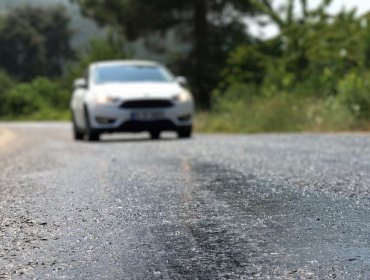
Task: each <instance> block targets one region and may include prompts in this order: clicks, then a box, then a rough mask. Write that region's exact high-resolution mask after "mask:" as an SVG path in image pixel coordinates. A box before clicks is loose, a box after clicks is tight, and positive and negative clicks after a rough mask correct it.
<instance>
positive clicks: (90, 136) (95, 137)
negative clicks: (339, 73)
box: [85, 108, 100, 142]
mask: <svg viewBox="0 0 370 280" xmlns="http://www.w3.org/2000/svg"><path fill="white" fill-rule="evenodd" d="M85 139H86V140H87V141H90V142H93V141H99V140H100V133H99V132H98V131H97V130H95V129H93V128H91V125H90V118H89V112H88V111H87V109H86V108H85Z"/></svg>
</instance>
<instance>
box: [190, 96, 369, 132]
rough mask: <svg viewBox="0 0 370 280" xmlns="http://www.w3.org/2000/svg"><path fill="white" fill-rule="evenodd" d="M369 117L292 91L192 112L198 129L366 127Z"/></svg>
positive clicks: (332, 101) (331, 129) (330, 129)
mask: <svg viewBox="0 0 370 280" xmlns="http://www.w3.org/2000/svg"><path fill="white" fill-rule="evenodd" d="M369 128H370V120H363V119H359V118H357V117H356V116H355V114H354V113H353V112H351V111H350V110H349V109H348V108H347V107H346V106H345V105H342V104H341V103H339V102H338V101H337V100H336V99H335V98H323V99H317V98H312V97H300V96H292V95H277V96H273V97H269V98H261V97H258V98H251V99H244V100H243V99H237V100H233V101H228V100H221V101H219V102H218V103H217V104H216V107H215V109H214V110H213V111H211V112H204V111H202V112H199V113H198V114H197V116H196V130H197V131H198V132H209V133H211V132H222V133H264V132H338V131H354V130H356V131H357V130H369Z"/></svg>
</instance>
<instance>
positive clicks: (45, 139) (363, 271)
mask: <svg viewBox="0 0 370 280" xmlns="http://www.w3.org/2000/svg"><path fill="white" fill-rule="evenodd" d="M1 126H2V127H5V128H6V129H7V130H9V131H11V132H12V133H14V134H15V135H16V138H15V139H14V140H13V141H12V143H11V144H8V145H7V146H6V149H4V148H2V147H1V145H0V156H1V161H0V209H1V211H2V212H1V216H0V278H2V279H35V278H37V279H105V278H107V279H210V278H211V279H267V278H270V279H310V278H311V279H316V278H318V279H328V278H337V279H356V278H357V279H368V278H369V276H370V274H369V271H370V262H369V255H370V249H369V244H370V240H369V236H370V227H369V223H368V217H369V214H370V205H369V198H370V197H369V195H370V193H369V185H370V174H369V160H368V155H369V153H370V140H369V139H370V137H369V135H367V134H366V135H356V136H353V135H335V136H333V135H260V136H206V135H196V137H195V138H194V139H193V140H177V139H175V138H174V137H173V136H172V135H167V137H166V138H165V139H163V140H160V141H157V142H153V141H150V140H149V137H148V135H145V134H141V135H124V136H113V137H109V136H108V137H105V138H103V141H102V142H101V143H96V144H91V143H83V142H80V143H76V142H74V141H73V140H72V139H71V137H70V131H71V126H70V125H69V124H64V123H59V124H57V123H48V124H45V123H29V124H25V123H21V124H9V123H2V124H1ZM0 138H1V134H0ZM0 141H1V140H0Z"/></svg>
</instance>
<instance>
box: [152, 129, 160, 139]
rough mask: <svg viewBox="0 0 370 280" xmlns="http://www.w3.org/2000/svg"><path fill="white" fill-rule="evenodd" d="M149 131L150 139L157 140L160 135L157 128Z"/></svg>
mask: <svg viewBox="0 0 370 280" xmlns="http://www.w3.org/2000/svg"><path fill="white" fill-rule="evenodd" d="M149 133H150V139H152V140H158V139H159V138H160V137H161V132H160V131H159V130H152V131H150V132H149Z"/></svg>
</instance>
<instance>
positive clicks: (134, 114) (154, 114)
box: [131, 111, 164, 121]
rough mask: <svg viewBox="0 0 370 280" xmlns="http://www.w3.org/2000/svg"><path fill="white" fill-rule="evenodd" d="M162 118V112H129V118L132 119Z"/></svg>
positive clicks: (154, 119)
mask: <svg viewBox="0 0 370 280" xmlns="http://www.w3.org/2000/svg"><path fill="white" fill-rule="evenodd" d="M163 118H164V113H163V112H160V111H159V112H158V111H155V112H151V111H139V112H132V113H131V120H133V121H157V120H162V119H163Z"/></svg>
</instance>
